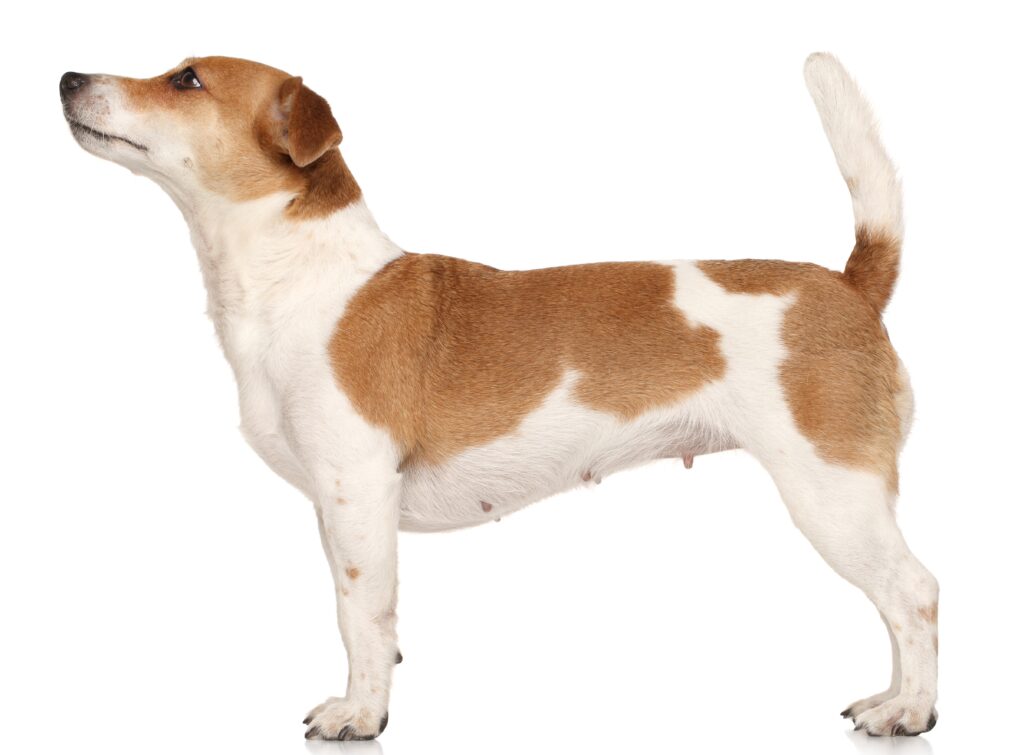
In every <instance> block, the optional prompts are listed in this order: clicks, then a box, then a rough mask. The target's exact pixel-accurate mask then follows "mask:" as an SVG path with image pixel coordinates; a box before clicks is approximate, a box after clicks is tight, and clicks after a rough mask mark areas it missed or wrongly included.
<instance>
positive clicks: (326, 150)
mask: <svg viewBox="0 0 1024 755" xmlns="http://www.w3.org/2000/svg"><path fill="white" fill-rule="evenodd" d="M806 78H807V83H808V86H809V87H810V90H811V94H812V96H813V98H814V102H815V104H816V105H817V107H818V111H819V113H820V114H821V120H822V122H823V124H824V127H825V131H826V132H827V134H828V137H829V139H830V140H831V143H832V148H833V150H834V151H835V155H836V158H837V160H838V163H839V169H840V171H841V173H842V175H843V178H844V179H845V180H846V183H847V185H848V186H849V188H850V193H851V194H852V197H853V207H854V215H855V218H856V245H855V247H854V249H853V253H852V255H851V256H850V259H849V262H848V263H847V265H846V270H845V272H843V273H837V272H832V271H830V270H826V269H824V268H821V267H818V266H817V265H813V264H808V263H791V262H777V261H767V260H740V261H733V262H724V261H716V262H629V263H616V264H591V265H579V266H575V267H561V268H552V269H546V270H529V271H524V272H506V271H501V270H495V269H493V268H490V267H486V266H484V265H479V264H475V263H472V262H466V261H463V260H459V259H453V258H449V257H441V256H434V255H416V254H408V253H404V252H403V251H402V250H401V249H399V248H398V247H396V246H395V245H394V244H393V243H392V242H391V241H390V240H389V239H388V237H387V236H385V235H384V234H383V233H382V232H381V231H380V230H379V229H378V227H377V225H376V223H375V222H374V220H373V217H372V216H371V215H370V212H369V210H367V208H366V205H365V204H364V203H363V199H362V195H361V192H360V190H359V187H358V185H357V184H356V182H355V180H354V179H353V178H352V175H351V173H350V172H349V171H348V168H347V167H346V165H345V162H344V161H343V160H342V157H341V153H340V152H339V151H338V145H339V143H340V142H341V131H340V129H339V128H338V124H337V123H336V122H335V120H334V118H333V117H332V115H331V111H330V108H329V107H328V105H327V103H326V102H325V101H324V100H323V98H321V97H319V96H318V95H317V94H315V93H314V92H312V91H311V90H310V89H308V88H307V87H306V86H305V85H304V84H303V83H302V80H301V79H300V78H298V77H292V76H289V75H288V74H285V73H283V72H281V71H278V70H276V69H274V68H269V67H267V66H264V65H260V64H258V63H251V62H248V61H243V60H235V59H230V58H200V59H194V60H186V61H185V62H183V63H182V64H181V65H179V66H177V67H176V68H175V69H173V70H172V71H170V72H168V73H166V74H162V75H160V76H157V77H155V78H152V79H144V80H140V79H130V78H122V77H116V76H103V75H95V76H91V75H83V74H77V73H67V74H65V75H64V76H63V78H62V79H61V82H60V94H61V100H62V102H63V105H64V113H65V116H66V117H67V120H68V122H69V123H70V125H71V130H72V133H73V134H74V136H75V138H76V139H77V140H78V142H79V144H81V146H82V147H83V148H85V149H86V150H87V151H89V152H91V153H93V154H95V155H98V156H100V157H103V158H106V159H109V160H113V161H114V162H117V163H120V164H122V165H125V166H126V167H128V168H130V169H131V170H132V171H134V172H136V173H141V174H143V175H146V176H149V177H150V178H152V179H153V180H154V181H156V182H157V183H158V184H160V186H162V187H163V188H164V189H165V190H166V191H167V193H168V194H170V195H171V198H172V199H173V200H174V201H175V203H176V204H177V205H178V207H179V209H180V210H181V211H182V213H183V214H184V216H185V220H186V221H187V222H188V224H189V227H190V228H191V231H192V239H193V243H194V245H195V247H196V250H197V252H198V254H199V260H200V263H201V266H202V271H203V277H204V279H205V282H206V288H207V291H208V294H209V313H210V316H211V317H212V318H213V321H214V324H215V326H216V330H217V334H218V336H219V338H220V341H221V344H222V345H223V348H224V352H225V354H226V356H227V358H228V361H229V362H230V363H231V366H232V368H233V369H234V372H235V376H236V378H237V381H238V391H239V402H240V406H241V422H242V432H243V433H244V435H245V437H246V439H247V440H248V441H249V443H250V444H251V445H252V446H253V448H254V449H255V450H256V452H257V453H258V454H259V455H260V456H261V457H262V458H263V459H264V460H265V461H266V463H267V464H269V465H270V467H271V468H273V469H274V471H276V472H277V473H278V474H280V475H281V476H282V477H284V478H285V479H286V480H288V481H289V482H290V483H292V484H293V485H294V486H295V487H297V488H298V489H299V490H301V491H302V492H303V493H305V494H306V496H308V497H309V498H310V500H312V501H313V504H314V507H315V510H316V514H317V518H318V520H319V523H320V534H321V537H322V540H323V545H324V550H325V551H326V553H327V558H328V561H329V562H330V566H331V571H332V573H333V575H334V582H335V587H336V593H337V605H338V623H339V626H340V628H341V635H342V638H343V640H344V642H345V647H346V649H347V651H348V659H349V679H348V691H347V694H346V696H345V697H343V698H329V699H328V700H327V701H326V702H324V703H322V704H321V705H318V706H317V707H316V708H314V709H313V710H312V711H311V712H310V714H309V717H308V718H307V719H306V721H305V723H308V724H309V729H308V730H307V732H306V736H307V737H310V738H313V737H316V738H324V739H367V738H373V737H376V736H377V735H378V734H380V732H381V731H383V729H384V726H385V724H386V723H387V710H388V695H389V690H390V686H391V674H392V668H393V666H394V664H395V663H396V661H399V660H401V655H400V654H399V653H398V647H397V641H396V632H395V621H396V619H395V605H396V578H397V575H396V541H397V534H398V530H399V529H400V528H401V529H408V530H445V529H451V528H455V527H465V526H469V525H474V524H482V523H484V522H489V521H492V520H494V519H496V518H497V517H500V516H504V515H507V514H509V513H511V512H512V511H515V510H517V509H520V508H522V507H524V506H526V505H527V504H530V503H532V502H533V501H536V500H539V499H541V498H544V497H546V496H550V495H552V494H553V493H557V492H559V491H562V490H566V489H568V488H572V487H574V486H577V485H580V484H582V483H585V482H595V481H598V480H599V479H600V478H601V477H602V476H604V475H608V474H611V473H612V472H615V471H617V470H620V469H623V468H625V467H630V466H633V465H637V464H641V463H643V462H647V461H651V460H653V459H658V458H663V457H682V458H683V459H684V460H685V462H686V464H687V466H689V465H690V464H691V463H692V459H693V457H694V456H695V455H697V454H706V453H712V452H715V451H722V450H726V449H733V448H743V449H746V450H747V451H749V452H750V453H751V454H753V455H754V456H755V457H756V458H757V459H758V460H759V461H760V462H761V463H762V464H763V465H764V466H765V468H766V469H767V470H768V472H769V473H770V474H771V476H772V478H773V479H774V480H775V483H776V484H777V485H778V488H779V490H780V491H781V493H782V497H783V499H784V500H785V502H786V505H787V507H788V508H789V511H790V514H791V515H792V518H793V521H794V522H795V523H796V525H797V527H799V528H800V530H801V531H803V533H804V534H805V535H806V536H807V537H808V538H809V539H810V541H811V542H812V543H813V545H814V547H815V548H817V550H818V551H819V552H820V553H821V555H822V556H823V557H824V558H825V560H826V561H827V562H828V563H829V564H830V565H831V566H832V567H833V568H834V569H835V570H836V571H837V572H838V573H839V574H840V575H842V576H843V577H845V578H846V579H848V580H849V581H850V582H852V583H853V584H854V585H856V586H857V587H859V588H861V589H862V590H863V591H864V592H865V593H866V594H867V596H868V598H869V599H870V600H871V601H872V602H873V603H874V604H875V606H876V607H877V608H878V610H879V612H880V613H881V615H882V619H883V621H884V622H885V625H886V628H887V629H888V631H889V635H890V638H891V640H892V650H893V674H892V683H891V685H890V687H889V689H888V690H887V691H885V692H883V693H881V694H878V695H875V696H873V697H869V698H867V699H865V700H861V701H859V702H857V703H854V704H853V705H852V706H850V708H849V709H848V710H846V711H844V715H846V716H852V717H853V718H854V720H855V722H856V725H857V728H863V729H865V730H866V731H867V732H868V733H870V734H883V735H900V734H904V735H907V734H918V733H920V732H923V731H928V730H930V729H931V728H932V726H934V725H935V720H936V714H935V711H934V703H935V699H936V674H937V671H936V655H937V648H938V642H937V612H938V603H937V600H938V586H937V583H936V581H935V579H934V578H933V577H932V575H931V574H930V573H929V572H928V571H927V570H926V569H925V568H924V567H923V566H922V565H921V563H920V562H919V561H918V560H917V559H916V558H915V557H914V555H913V554H912V553H911V552H910V550H908V548H907V545H906V543H905V542H904V540H903V537H902V535H901V534H900V531H899V529H898V528H897V525H896V521H895V518H894V515H893V506H894V503H895V500H896V494H897V458H898V456H899V452H900V448H901V446H902V444H903V441H904V438H905V437H906V434H907V430H908V426H909V424H910V419H911V414H912V404H913V401H912V395H911V390H910V384H909V382H908V379H907V375H906V372H905V371H904V369H903V367H902V364H901V363H900V360H899V358H898V357H897V356H896V353H895V351H894V350H893V348H892V346H891V345H890V343H889V339H888V337H887V335H886V331H885V328H884V326H883V325H882V320H881V313H882V310H883V309H884V307H885V305H886V303H887V302H888V300H889V297H890V295H891V293H892V289H893V286H894V284H895V282H896V276H897V271H898V267H899V255H900V245H901V239H902V235H903V227H902V216H901V198H900V187H899V181H898V179H897V177H896V172H895V170H894V168H893V166H892V164H891V163H890V161H889V158H888V157H887V156H886V154H885V151H884V149H883V148H882V145H881V143H880V141H879V138H878V135H877V132H876V130H875V126H874V123H873V120H872V115H871V112H870V110H869V108H868V105H867V103H866V102H865V101H864V99H863V98H862V97H861V95H860V93H859V92H858V90H857V87H856V85H855V84H854V83H853V81H852V80H851V79H850V77H849V76H848V75H847V74H846V72H845V71H844V70H843V68H842V67H841V66H840V64H839V63H838V61H837V60H836V59H835V58H833V57H831V56H829V55H824V54H817V55H812V56H811V57H810V58H809V59H808V61H807V66H806Z"/></svg>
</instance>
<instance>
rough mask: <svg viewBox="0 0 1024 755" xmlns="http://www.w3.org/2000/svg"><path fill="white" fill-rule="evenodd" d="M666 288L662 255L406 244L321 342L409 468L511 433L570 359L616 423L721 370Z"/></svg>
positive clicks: (578, 391)
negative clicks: (557, 261) (423, 249)
mask: <svg viewBox="0 0 1024 755" xmlns="http://www.w3.org/2000/svg"><path fill="white" fill-rule="evenodd" d="M674 297H675V270H674V269H673V268H672V267H670V266H668V265H663V264H658V263H648V262H638V263H601V264H591V265H577V266H573V267H556V268H547V269H544V270H527V271H522V272H509V271H503V270H495V269H494V268H490V267H486V266H484V265H478V264H476V263H473V262H467V261H465V260H459V259H455V258H452V257H441V256H437V255H417V254H406V255H404V256H402V257H400V258H399V259H396V260H394V261H393V262H391V263H389V264H388V265H387V266H386V267H384V268H383V269H382V270H381V271H380V272H378V273H377V274H376V275H375V276H374V277H373V278H372V279H370V281H369V282H367V283H366V284H365V285H364V286H363V288H362V289H360V290H359V292H358V293H357V294H356V295H355V296H354V297H353V299H352V300H351V301H350V302H349V304H348V307H347V308H346V310H345V314H344V316H343V317H342V319H341V321H340V322H339V323H338V326H337V329H336V330H335V333H334V336H333V337H332V339H331V342H330V345H329V352H330V357H331V361H332V363H333V366H334V374H335V377H336V379H337V381H338V385H339V386H340V387H341V388H342V390H344V391H345V393H346V394H347V395H348V396H349V398H350V400H351V401H352V403H353V404H354V406H355V407H356V409H357V410H358V411H359V412H360V414H362V415H363V416H364V417H365V418H366V419H367V420H369V421H370V422H372V423H374V424H375V425H378V426H382V427H385V428H387V429H388V430H389V431H390V433H391V435H392V437H393V438H394V440H395V442H396V443H397V444H398V445H399V447H400V448H401V449H402V453H403V457H404V459H403V466H408V465H410V464H415V463H428V464H432V463H438V462H440V461H442V460H444V459H445V458H447V457H450V456H452V455H454V454H457V453H458V452H460V451H462V450H463V449H466V448H468V447H470V446H475V445H480V444H484V443H487V442H488V441H491V440H493V439H495V438H497V437H500V436H502V435H505V434H507V433H509V432H511V431H513V430H514V429H515V428H516V427H517V426H518V425H519V423H520V422H521V421H522V420H523V418H524V417H526V415H527V414H528V413H529V412H531V411H533V410H534V409H536V408H538V407H539V406H540V405H541V402H543V400H544V398H545V397H546V396H547V395H548V394H550V393H551V391H552V390H554V389H555V388H556V387H557V385H558V383H559V381H561V380H562V378H563V376H564V375H565V373H566V371H568V370H573V371H575V372H577V373H579V378H578V380H577V382H576V384H575V387H574V398H575V400H577V401H579V402H580V403H582V404H584V405H586V406H589V407H590V408H592V409H596V410H598V411H602V412H607V413H609V414H612V415H615V416H616V417H619V418H621V419H623V420H629V419H632V418H634V417H636V416H638V415H639V414H641V413H643V412H645V411H647V410H649V409H652V408H654V407H658V406H664V405H667V404H671V403H673V402H675V401H679V400H680V399H682V398H683V397H685V396H686V395H687V394H690V393H692V392H694V391H696V390H698V389H699V388H700V387H701V386H703V385H704V384H706V383H707V382H709V381H711V380H715V379H717V378H719V377H721V376H722V374H724V372H725V359H724V357H723V356H722V354H721V352H720V351H719V348H718V339H719V335H718V333H717V332H716V331H714V330H712V329H711V328H707V327H703V326H700V327H694V326H691V325H690V324H689V323H688V322H687V320H686V317H685V316H684V315H683V313H682V311H681V310H680V309H679V307H677V306H676V304H675V298H674Z"/></svg>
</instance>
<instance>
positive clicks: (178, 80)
mask: <svg viewBox="0 0 1024 755" xmlns="http://www.w3.org/2000/svg"><path fill="white" fill-rule="evenodd" d="M171 83H172V84H174V86H175V88H177V89H202V88H203V84H202V82H201V81H199V77H198V76H196V72H195V71H193V70H192V69H191V68H186V69H185V70H184V71H182V72H181V73H178V74H175V75H174V77H173V78H172V79H171Z"/></svg>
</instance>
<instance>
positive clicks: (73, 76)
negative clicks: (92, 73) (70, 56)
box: [60, 71, 89, 99]
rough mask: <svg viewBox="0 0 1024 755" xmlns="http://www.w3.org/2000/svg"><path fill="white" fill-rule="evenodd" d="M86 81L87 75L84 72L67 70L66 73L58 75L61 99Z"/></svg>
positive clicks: (87, 81) (74, 92)
mask: <svg viewBox="0 0 1024 755" xmlns="http://www.w3.org/2000/svg"><path fill="white" fill-rule="evenodd" d="M88 83H89V77H88V76H87V75H86V74H84V73H75V72H74V71H68V72H67V73H66V74H64V75H63V76H61V77H60V96H61V99H64V98H65V97H70V96H72V95H74V94H76V93H77V92H79V91H80V90H81V89H82V88H83V87H84V86H85V85H86V84H88Z"/></svg>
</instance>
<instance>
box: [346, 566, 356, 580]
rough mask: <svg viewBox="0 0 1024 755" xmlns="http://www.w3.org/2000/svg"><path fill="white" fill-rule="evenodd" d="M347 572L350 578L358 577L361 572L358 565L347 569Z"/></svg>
mask: <svg viewBox="0 0 1024 755" xmlns="http://www.w3.org/2000/svg"><path fill="white" fill-rule="evenodd" d="M345 574H347V575H348V578H349V579H357V578H358V577H359V574H360V572H359V569H357V568H356V567H354V566H350V567H348V568H347V569H345Z"/></svg>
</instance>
